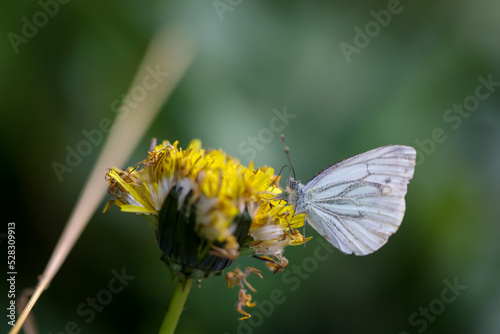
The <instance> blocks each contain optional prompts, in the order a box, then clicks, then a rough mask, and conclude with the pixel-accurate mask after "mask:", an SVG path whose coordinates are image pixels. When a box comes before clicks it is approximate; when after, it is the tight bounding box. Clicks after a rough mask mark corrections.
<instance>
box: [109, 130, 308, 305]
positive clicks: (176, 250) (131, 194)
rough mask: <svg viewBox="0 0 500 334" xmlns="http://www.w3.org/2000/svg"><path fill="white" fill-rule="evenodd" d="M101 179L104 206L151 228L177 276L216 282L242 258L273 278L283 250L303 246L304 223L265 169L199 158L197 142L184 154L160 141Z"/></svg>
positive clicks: (207, 155)
mask: <svg viewBox="0 0 500 334" xmlns="http://www.w3.org/2000/svg"><path fill="white" fill-rule="evenodd" d="M106 179H107V180H108V182H109V192H110V193H111V194H112V195H113V196H114V197H115V200H113V201H111V202H112V203H114V204H115V205H117V206H118V207H120V209H121V211H124V212H134V213H136V214H139V215H142V216H144V217H146V218H147V219H148V220H149V221H150V222H151V223H152V224H153V226H154V227H155V229H156V236H157V240H158V243H159V246H160V249H161V250H162V252H163V256H162V259H163V260H164V261H165V262H166V263H167V264H168V265H169V267H170V268H171V269H172V271H173V272H174V273H176V274H179V275H181V276H185V277H186V276H187V277H192V278H197V279H200V278H202V277H208V276H211V275H213V274H220V273H221V271H222V270H223V269H225V268H226V267H228V266H229V265H230V264H231V262H232V261H234V260H235V259H236V258H237V257H238V255H239V254H240V253H243V252H246V253H254V254H256V256H257V257H259V258H261V259H263V260H265V261H266V263H267V265H268V267H269V268H270V269H271V270H272V271H273V272H278V271H281V270H282V269H283V267H284V266H286V264H287V263H288V261H287V260H286V259H285V258H284V257H283V250H284V248H285V247H286V246H288V245H297V244H302V243H304V242H305V241H306V240H305V239H304V237H303V236H302V235H301V234H300V233H299V232H298V230H297V228H299V227H301V226H303V224H304V215H296V216H294V215H293V212H292V210H290V206H288V205H287V203H286V202H285V201H283V200H281V199H280V197H279V195H280V194H281V193H282V189H281V188H280V187H279V177H276V176H275V175H274V170H273V169H272V168H270V167H261V168H257V169H256V168H254V165H253V163H250V165H249V166H248V167H246V166H243V165H242V164H240V163H239V161H238V160H237V159H235V158H233V157H230V156H228V155H227V154H226V153H224V152H223V151H221V150H209V151H205V150H203V149H202V148H201V142H200V141H199V140H194V141H193V142H192V143H191V144H190V145H189V146H188V148H187V149H186V150H183V149H181V148H179V147H178V142H174V143H173V144H170V143H169V142H167V141H164V142H163V143H162V144H160V145H158V146H156V147H155V149H154V150H152V152H149V156H148V158H147V159H146V160H144V161H142V162H140V163H139V164H137V165H136V166H135V167H129V168H128V169H126V170H119V169H117V168H111V169H110V170H109V171H108V173H107V174H106ZM106 209H107V208H106ZM241 293H243V292H241V290H240V294H241ZM247 301H248V300H247ZM247 301H245V302H244V303H243V304H244V305H246V306H249V305H251V303H250V302H247ZM244 305H243V306H244Z"/></svg>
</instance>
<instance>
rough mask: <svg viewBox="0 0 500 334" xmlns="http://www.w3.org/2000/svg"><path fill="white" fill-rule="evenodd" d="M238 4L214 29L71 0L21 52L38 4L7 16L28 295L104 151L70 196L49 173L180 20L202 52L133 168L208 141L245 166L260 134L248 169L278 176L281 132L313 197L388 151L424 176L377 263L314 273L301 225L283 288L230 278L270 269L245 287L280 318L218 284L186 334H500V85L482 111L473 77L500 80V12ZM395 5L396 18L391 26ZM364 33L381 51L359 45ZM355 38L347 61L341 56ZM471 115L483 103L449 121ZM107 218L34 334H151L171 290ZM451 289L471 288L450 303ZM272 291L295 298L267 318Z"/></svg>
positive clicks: (6, 82)
mask: <svg viewBox="0 0 500 334" xmlns="http://www.w3.org/2000/svg"><path fill="white" fill-rule="evenodd" d="M228 1H229V0H222V1H220V2H219V3H218V4H219V6H222V5H221V3H222V4H225V6H226V7H225V8H226V11H225V12H224V13H222V14H220V13H218V12H217V10H216V8H215V7H214V3H213V2H212V1H149V2H142V3H141V2H138V1H133V2H122V1H107V2H105V3H102V2H98V1H86V2H85V3H84V2H81V1H71V2H68V3H67V4H64V5H63V4H61V5H60V7H59V12H58V13H57V14H56V15H54V17H51V18H50V19H49V21H48V23H47V24H46V25H45V26H43V27H42V28H40V29H39V31H38V33H37V34H36V36H35V37H33V38H31V39H29V41H28V43H27V44H20V45H18V52H17V53H16V52H15V50H14V47H13V45H12V44H11V42H10V41H9V38H8V33H9V32H13V33H16V34H18V35H20V34H21V29H22V26H23V24H24V23H23V21H22V18H23V17H26V18H28V19H29V20H30V21H32V17H33V15H34V14H36V13H37V12H39V11H40V10H41V7H40V4H38V3H36V2H35V1H32V2H29V3H28V2H14V1H9V2H3V3H2V5H0V6H1V7H2V9H1V10H0V27H1V28H0V29H1V34H2V36H4V37H3V38H2V42H1V43H2V44H1V50H2V52H1V53H0V63H1V66H0V78H1V79H0V85H1V86H0V94H1V100H2V104H1V109H2V127H3V129H2V131H1V136H2V137H1V141H0V143H1V145H2V160H3V161H2V170H3V175H4V176H3V178H2V179H3V194H4V196H7V199H8V200H7V201H5V200H4V208H5V210H4V213H5V212H6V214H4V218H3V223H2V224H3V226H6V224H7V222H8V221H14V222H16V228H17V271H18V275H17V282H16V283H17V287H18V289H19V290H20V289H21V288H24V287H28V286H33V285H35V284H36V281H37V275H39V274H41V273H42V271H43V269H44V267H45V265H46V263H47V261H48V259H49V256H50V254H51V252H52V250H53V248H54V245H55V243H56V242H57V240H58V238H59V236H60V233H61V231H62V229H63V226H64V224H65V222H66V219H67V218H68V216H69V213H70V212H71V209H72V207H73V205H74V204H75V201H76V199H77V196H78V194H79V192H80V190H81V189H82V187H83V185H84V182H85V180H86V177H87V176H88V174H89V172H90V170H91V168H92V166H93V164H94V163H95V161H96V159H97V156H98V153H99V151H100V150H101V148H102V144H100V145H97V146H96V147H94V149H93V150H92V152H91V154H90V155H88V156H86V157H85V158H84V159H83V161H82V163H81V164H80V165H79V166H78V167H76V168H75V169H74V171H73V172H71V173H67V174H65V175H64V179H63V182H59V180H58V179H57V177H56V175H55V173H54V171H53V169H52V166H51V164H52V163H53V162H54V161H59V162H64V159H65V156H66V146H67V145H69V146H70V147H73V148H74V147H75V146H76V145H77V144H78V143H79V142H80V141H82V140H84V139H85V137H84V136H83V134H82V131H83V130H88V131H90V130H91V129H95V128H97V127H98V126H99V122H100V120H102V119H103V118H113V117H114V116H115V113H114V112H113V110H111V104H112V102H113V101H114V100H115V99H117V98H120V96H121V95H122V94H125V93H126V92H127V89H128V87H129V84H130V81H131V80H132V78H133V76H134V73H135V71H136V69H137V68H138V66H139V63H140V60H141V57H142V56H143V54H144V52H145V49H146V47H147V45H148V43H149V40H150V38H151V36H152V35H153V34H154V32H155V31H157V30H158V29H159V28H160V27H161V26H162V25H165V24H167V25H168V24H171V23H175V22H181V23H184V24H186V25H188V26H190V27H192V29H193V31H194V32H195V35H196V37H197V40H198V53H197V55H196V58H195V59H194V62H193V64H192V66H191V67H190V68H189V70H188V72H187V73H186V75H185V77H184V78H183V79H182V81H181V82H180V84H179V85H178V87H177V89H176V90H175V92H174V93H173V95H172V96H171V99H170V100H169V101H168V102H167V103H166V104H165V105H164V106H163V108H162V110H161V112H160V114H159V116H158V117H157V118H156V120H155V122H154V124H153V126H151V127H150V129H149V130H148V132H147V133H146V135H145V136H144V137H143V139H142V141H141V143H140V145H139V148H138V149H137V150H136V151H135V152H134V154H133V156H132V157H131V158H130V160H129V163H128V165H133V164H135V163H136V162H137V161H140V160H142V159H144V158H145V157H146V152H147V149H148V147H149V142H150V140H151V138H152V137H157V138H159V139H169V140H171V141H173V140H179V141H180V142H181V145H183V146H186V145H187V144H188V142H189V141H190V140H191V139H192V138H200V139H201V140H202V141H203V143H204V145H205V146H206V147H211V148H222V149H224V150H225V151H227V152H228V153H230V154H232V155H234V156H236V157H238V158H240V159H241V161H242V162H243V163H248V159H249V158H250V157H251V154H250V153H249V151H248V147H249V142H248V141H249V139H248V138H249V136H253V137H256V138H257V140H260V141H259V145H260V146H259V149H256V150H255V153H256V154H255V157H254V160H255V162H256V165H257V166H259V165H264V164H266V165H270V166H273V167H275V168H276V169H279V168H281V166H283V165H284V164H286V163H287V161H286V157H285V155H284V153H283V148H282V144H281V142H280V140H279V136H278V135H279V132H283V133H285V134H286V136H287V140H288V145H289V146H290V147H291V155H292V159H293V161H294V164H295V169H296V171H297V177H298V178H299V179H301V180H302V181H303V182H305V181H307V179H309V178H310V177H312V176H313V175H314V174H315V173H316V172H318V171H319V170H321V169H323V168H325V167H327V166H329V165H331V164H332V163H334V162H337V161H339V160H341V159H344V158H347V157H350V156H353V155H355V154H358V153H361V152H364V151H366V150H369V149H372V148H375V147H378V146H381V145H387V144H406V145H412V146H414V147H415V148H417V149H418V151H419V158H418V161H419V164H418V166H417V168H416V172H415V177H414V179H413V180H412V182H411V183H410V185H409V191H408V195H407V213H406V216H405V219H404V221H403V224H402V226H401V228H400V229H399V231H398V233H397V234H395V235H394V236H393V237H391V239H390V241H389V243H388V244H387V245H386V246H385V247H383V248H382V249H381V250H380V251H378V252H377V253H375V254H372V255H370V256H366V257H354V256H345V255H342V254H340V252H337V251H335V252H333V253H332V254H330V255H328V258H326V259H324V260H323V261H317V258H316V257H315V256H317V254H316V255H315V253H314V252H315V249H316V248H317V247H318V240H317V239H318V238H319V236H318V235H317V234H316V233H315V231H313V229H312V228H310V227H309V228H308V229H307V232H306V233H307V234H308V235H312V236H314V237H315V238H314V239H313V240H312V241H311V243H310V244H309V245H308V246H307V247H306V248H305V249H304V248H303V247H295V248H291V247H289V248H287V249H286V252H285V256H286V257H287V258H288V259H289V260H290V267H289V268H288V269H287V270H288V271H290V273H289V274H288V276H283V275H284V273H282V274H276V275H272V274H271V273H270V272H268V271H265V270H266V269H265V266H264V264H263V263H262V262H260V261H257V260H255V259H252V258H240V259H239V260H238V261H237V263H236V264H233V266H232V267H231V268H234V267H235V266H236V265H239V266H241V267H245V266H255V267H257V268H259V269H262V270H263V274H264V279H262V280H260V279H258V278H257V277H251V278H250V282H251V283H252V284H253V285H254V287H256V288H257V289H258V292H257V293H255V294H254V298H255V300H256V301H257V302H258V303H260V305H267V306H268V309H264V310H262V309H261V310H259V308H255V309H252V312H253V314H254V317H253V318H252V319H251V320H249V321H247V322H246V323H244V324H243V323H242V322H239V321H238V320H237V319H238V317H239V315H238V314H237V313H236V311H235V310H234V304H235V302H236V300H237V290H236V289H227V288H226V282H225V280H224V278H223V277H217V278H213V279H210V280H207V281H204V282H203V283H202V285H201V288H196V287H195V288H193V290H192V291H191V294H190V296H189V299H188V301H187V304H186V309H185V311H184V313H183V315H182V317H181V320H180V323H179V326H178V333H221V334H222V333H248V334H249V333H297V332H306V331H307V332H312V333H320V332H328V333H396V334H399V333H401V334H402V333H421V332H425V333H475V334H481V333H485V334H486V333H499V332H500V317H499V314H500V284H499V274H500V242H499V232H500V228H499V224H498V223H499V221H498V217H499V211H500V209H499V198H500V196H499V195H500V190H499V186H500V174H499V172H498V171H499V168H498V166H499V165H500V155H499V153H500V146H499V144H500V110H499V106H500V89H499V88H500V87H495V86H492V87H490V89H491V91H490V92H489V96H488V97H487V98H484V99H483V100H481V101H479V100H474V95H475V94H476V87H477V86H478V85H479V84H480V83H481V81H480V79H478V78H479V77H482V78H484V79H485V80H488V77H489V76H491V78H492V80H493V81H494V82H500V62H499V60H500V40H499V36H500V19H499V15H500V2H498V1H493V0H489V1H488V0H485V1H474V2H473V1H439V2H433V3H428V2H423V1H404V2H401V3H400V4H399V5H398V4H397V3H396V2H394V1H356V2H354V1H352V2H349V1H342V2H340V1H334V2H328V1H323V2H320V1H316V2H289V1H274V2H266V1H255V0H254V1H236V0H233V1H232V2H231V3H232V4H233V5H231V3H230V2H228ZM388 6H389V9H391V10H393V11H394V13H393V14H391V19H390V22H388V18H387V16H384V15H383V13H388V12H380V11H382V10H385V11H387V9H388ZM220 8H223V7H220ZM221 10H222V9H220V11H221ZM371 11H374V13H376V14H373V13H371ZM396 12H397V13H396ZM377 13H378V14H377ZM377 15H378V16H379V19H380V20H382V21H383V23H384V24H383V25H385V26H383V25H381V24H379V23H374V22H376V21H375V16H377ZM380 17H381V18H380ZM384 18H385V21H384ZM377 27H378V28H377ZM365 28H368V29H371V30H369V33H370V34H371V35H372V36H371V37H370V36H368V37H365V38H363V36H361V35H359V33H357V32H356V31H359V30H357V29H360V30H361V31H365ZM355 29H356V30H355ZM356 34H358V36H357V38H356V36H355V35H356ZM355 38H356V40H355ZM368 39H369V41H368ZM356 42H357V43H358V46H360V47H358V49H357V50H356V52H354V51H353V53H352V54H350V55H349V56H348V57H346V56H345V54H344V53H343V51H342V48H341V46H340V45H341V43H345V44H342V45H344V46H345V45H347V44H349V45H352V46H353V47H355V46H356V44H355V43H356ZM351 50H354V49H351ZM481 92H482V93H484V94H485V93H486V92H487V90H484V88H483V90H482V91H481ZM484 94H483V95H484ZM464 101H466V102H467V103H474V101H479V102H480V103H479V105H478V106H472V107H470V108H471V109H474V110H473V111H471V112H470V113H468V112H467V113H463V114H459V113H454V112H448V111H447V110H448V109H450V108H453V105H454V104H462V103H463V102H464ZM284 108H286V110H287V113H288V114H290V115H291V116H289V117H290V118H289V119H288V124H286V125H285V126H284V128H283V130H282V131H279V132H274V131H273V130H269V129H271V121H272V119H273V117H275V112H273V109H277V110H279V111H280V112H283V110H284ZM292 116H293V118H292ZM451 117H454V118H451ZM276 124H278V125H280V124H281V123H276ZM266 128H267V129H268V130H264V129H266ZM440 129H441V130H440ZM270 134H272V136H271V135H270ZM259 135H260V137H259ZM433 135H434V136H435V138H434V140H433V139H432V138H433ZM266 136H267V137H266ZM259 138H260V139H259ZM247 143H248V144H247ZM120 167H125V166H120ZM103 175H104V171H103ZM103 182H104V179H103ZM108 199H109V197H107V198H106V200H108ZM104 203H105V202H104V201H103V203H102V205H101V208H102V207H103V206H104ZM101 208H100V209H99V211H98V212H96V213H95V214H94V216H93V218H92V220H91V221H90V223H89V225H88V227H87V229H86V230H85V232H84V234H83V235H82V237H81V239H80V240H79V241H78V243H77V245H76V247H75V248H74V249H73V251H72V252H71V254H70V256H69V257H68V259H67V260H66V262H65V264H64V265H63V267H62V269H61V270H60V271H59V273H58V274H57V276H56V277H55V279H54V280H53V282H52V284H51V286H50V289H49V290H48V291H46V293H45V294H44V295H42V298H41V299H40V301H39V303H38V304H37V305H36V306H35V309H34V314H35V316H36V319H37V323H38V327H39V332H40V333H64V332H65V326H66V325H67V324H68V323H69V322H71V321H74V322H75V323H76V324H77V326H78V328H79V329H81V333H155V332H156V331H157V329H158V326H159V324H160V322H161V319H162V317H163V314H164V311H165V308H166V306H167V304H168V301H169V299H170V296H171V294H172V291H173V286H172V285H170V284H168V281H169V273H168V270H167V268H166V267H165V266H164V264H163V263H162V262H161V261H160V260H159V257H160V253H159V249H158V248H157V246H156V244H155V239H154V232H153V229H152V228H151V227H150V226H149V225H148V223H147V222H146V220H144V219H141V218H139V217H137V216H135V215H133V214H122V213H120V212H119V211H118V209H117V208H114V207H113V208H112V209H111V210H110V212H109V213H107V214H106V215H102V214H101V212H100V211H101ZM5 230H6V227H5V228H3V229H2V231H0V232H2V233H5ZM1 241H2V243H1V244H2V249H5V247H4V246H5V245H6V243H5V239H4V238H3V239H1ZM4 254H5V252H4ZM321 255H324V253H321ZM311 259H312V260H311ZM294 265H295V266H300V267H301V268H303V269H302V270H303V272H304V273H306V274H307V276H306V275H305V274H302V275H303V276H302V278H299V276H298V274H296V273H295V272H294V269H293V266H294ZM122 268H125V269H124V270H125V272H126V273H127V274H128V275H132V276H134V277H135V278H134V279H133V280H131V281H130V282H129V284H128V285H127V286H126V287H125V288H124V289H123V291H122V292H120V293H118V294H115V295H113V297H112V298H113V299H112V301H111V302H110V303H109V304H108V305H106V306H104V307H103V309H102V311H101V312H96V313H95V317H94V319H93V320H92V321H90V322H88V323H87V322H86V321H85V320H86V319H88V317H82V316H80V315H79V314H78V313H77V312H76V309H77V307H78V306H79V305H80V304H81V303H85V302H86V300H87V298H89V297H90V298H95V297H96V295H97V294H98V292H99V291H100V290H101V289H105V288H106V287H107V286H108V283H109V281H110V279H111V278H112V277H113V274H112V270H113V269H114V270H116V271H121V270H122ZM304 270H308V271H309V272H307V271H304ZM292 278H293V280H294V282H295V283H293V284H292V283H290V281H289V280H290V279H292ZM297 282H298V283H297ZM454 282H458V284H459V285H465V286H467V288H463V287H462V290H458V291H457V292H456V295H454V294H453V292H452V291H451V290H445V289H446V288H447V284H451V285H453V284H454ZM2 284H5V281H4V283H2ZM275 289H278V290H279V291H281V298H280V301H283V300H284V302H283V303H281V304H279V305H278V304H276V303H274V304H272V307H271V306H269V300H272V298H271V297H272V296H274V294H276V293H279V292H276V291H275V292H273V290H275ZM3 291H7V287H6V286H4V285H2V295H3V294H4V292H3ZM458 294H459V295H458ZM453 296H454V297H455V298H451V297H453ZM450 299H453V301H450ZM2 300H5V299H3V298H2ZM446 301H448V302H446ZM2 305H3V306H2V307H6V304H5V302H4V303H3V304H2ZM424 308H426V309H429V311H427V312H428V313H427V314H428V315H427V316H426V315H425V314H424V313H423V312H425V310H424ZM4 310H5V308H4ZM252 312H251V313H252ZM6 322H7V321H6V318H5V317H3V320H2V322H1V327H0V329H1V331H2V332H4V331H6V330H7V328H8V327H9V326H7V324H6Z"/></svg>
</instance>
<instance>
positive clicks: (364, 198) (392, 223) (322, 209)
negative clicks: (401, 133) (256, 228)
mask: <svg viewBox="0 0 500 334" xmlns="http://www.w3.org/2000/svg"><path fill="white" fill-rule="evenodd" d="M415 159H416V152H415V149H413V148H412V147H409V146H402V145H390V146H383V147H379V148H376V149H373V150H371V151H368V152H365V153H362V154H360V155H357V156H355V157H352V158H349V159H346V160H343V161H341V162H339V163H337V164H335V165H332V166H330V167H329V168H327V169H325V170H323V171H322V172H320V173H318V174H317V175H316V176H315V177H313V178H312V179H311V180H310V181H309V182H307V183H306V184H305V186H304V187H303V189H302V191H301V192H302V194H303V196H304V198H303V209H304V211H306V214H307V219H308V222H309V224H310V225H311V226H313V227H314V228H315V229H316V230H317V231H318V232H319V233H320V234H321V235H322V236H323V237H325V238H326V239H327V240H328V241H329V242H330V243H331V244H333V245H334V246H335V247H337V248H338V249H340V250H341V251H342V252H344V253H347V254H351V253H354V254H356V255H366V254H370V253H372V252H374V251H376V250H377V249H379V248H380V247H382V246H383V245H384V244H385V243H386V242H387V240H388V238H389V237H390V236H391V235H392V234H393V233H394V232H396V231H397V229H398V228H399V225H400V224H401V221H402V220H403V216H404V213H405V200H404V196H405V195H406V189H407V184H408V182H409V181H410V180H411V178H412V177H413V172H414V170H415Z"/></svg>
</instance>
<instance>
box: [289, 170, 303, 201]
mask: <svg viewBox="0 0 500 334" xmlns="http://www.w3.org/2000/svg"><path fill="white" fill-rule="evenodd" d="M303 186H304V185H303V184H301V183H300V181H298V180H295V179H294V178H293V177H290V178H289V179H288V181H286V192H287V193H288V199H289V200H290V202H291V203H292V204H296V203H297V201H298V199H299V195H300V191H301V190H302V187H303Z"/></svg>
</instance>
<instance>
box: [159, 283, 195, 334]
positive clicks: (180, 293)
mask: <svg viewBox="0 0 500 334" xmlns="http://www.w3.org/2000/svg"><path fill="white" fill-rule="evenodd" d="M192 284H193V279H192V278H188V279H187V280H186V282H185V283H184V282H178V283H177V285H176V286H175V290H174V295H173V296H172V299H171V300H170V305H168V309H167V314H165V318H164V319H163V323H162V324H161V327H160V330H159V331H158V334H173V333H174V332H175V327H177V322H178V321H179V317H180V316H181V313H182V309H183V308H184V303H185V302H186V299H187V296H188V294H189V290H191V285H192Z"/></svg>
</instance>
